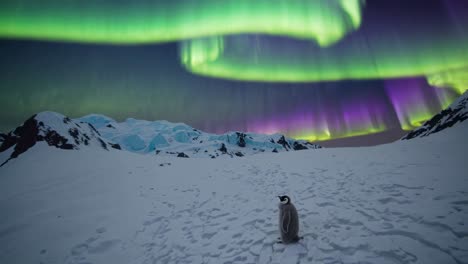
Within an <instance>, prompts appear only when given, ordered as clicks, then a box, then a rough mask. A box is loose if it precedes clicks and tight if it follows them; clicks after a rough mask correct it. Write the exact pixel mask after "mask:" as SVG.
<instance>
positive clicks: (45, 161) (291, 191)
mask: <svg viewBox="0 0 468 264" xmlns="http://www.w3.org/2000/svg"><path fill="white" fill-rule="evenodd" d="M467 134H468V122H465V123H462V124H460V125H458V126H457V127H455V128H454V129H449V130H446V131H443V132H441V133H438V134H435V135H432V136H430V137H427V138H423V139H415V140H411V141H404V142H398V143H392V144H388V145H383V146H378V147H368V148H344V149H319V150H307V151H298V152H291V153H280V154H275V153H269V154H262V155H256V156H250V157H244V158H238V159H231V158H226V159H216V160H212V159H181V158H170V157H165V158H164V157H158V158H157V159H155V157H154V156H143V155H138V154H132V153H128V152H119V151H113V152H106V151H104V150H102V151H100V150H80V151H67V150H59V149H55V148H50V147H45V146H44V145H40V146H36V147H34V148H33V149H31V150H29V151H28V152H27V153H25V154H24V155H22V156H21V157H20V158H18V159H16V160H12V161H11V162H9V163H8V164H6V165H5V166H4V167H2V168H0V212H1V217H0V263H44V264H46V263H77V264H78V263H81V264H85V263H87V264H90V263H282V264H283V263H468V174H467V169H468V165H467V158H466V155H467V154H468V153H467V141H466V135H467ZM2 155H6V154H2ZM0 158H3V157H0ZM280 194H288V195H290V196H291V197H292V200H293V203H294V204H295V205H296V207H297V209H298V212H299V214H300V225H301V230H300V234H301V235H302V236H304V239H303V240H301V241H300V243H299V244H295V245H287V246H285V245H281V244H276V243H275V241H276V239H277V237H278V236H279V233H278V231H277V230H278V228H277V225H278V224H277V215H278V209H277V202H278V199H277V197H276V196H277V195H280Z"/></svg>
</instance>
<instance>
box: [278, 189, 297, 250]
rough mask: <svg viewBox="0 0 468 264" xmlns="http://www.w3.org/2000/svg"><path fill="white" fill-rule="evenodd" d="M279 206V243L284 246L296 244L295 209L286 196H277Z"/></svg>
mask: <svg viewBox="0 0 468 264" xmlns="http://www.w3.org/2000/svg"><path fill="white" fill-rule="evenodd" d="M278 198H279V199H280V204H279V230H280V234H281V242H282V243H284V244H289V243H295V242H298V241H299V239H300V237H299V236H298V232H299V216H298V215H297V210H296V207H295V206H294V205H293V204H292V203H291V198H289V196H287V195H283V196H278Z"/></svg>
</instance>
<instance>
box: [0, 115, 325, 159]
mask: <svg viewBox="0 0 468 264" xmlns="http://www.w3.org/2000/svg"><path fill="white" fill-rule="evenodd" d="M40 141H45V142H47V144H48V145H49V146H54V147H57V148H61V149H80V148H81V147H98V148H102V149H105V150H109V149H111V148H114V149H123V150H126V151H130V152H135V153H142V154H151V155H158V156H175V157H182V158H189V157H206V158H216V157H219V156H226V157H242V156H245V155H252V154H257V153H263V152H284V151H290V150H304V149H317V148H321V147H320V146H319V145H316V144H312V143H309V142H307V141H303V140H294V139H291V138H287V137H285V136H284V135H281V134H274V135H262V134H254V133H242V132H230V133H226V134H223V135H216V134H210V133H205V132H202V131H200V130H197V129H195V128H192V127H190V126H188V125H186V124H183V123H171V122H168V121H154V122H150V121H145V120H136V119H132V118H129V119H127V120H126V121H125V122H121V123H118V122H116V121H115V120H113V119H111V118H109V117H107V116H103V115H96V114H93V115H88V116H85V117H82V118H77V119H70V118H68V117H66V116H64V115H62V114H59V113H55V112H50V111H47V112H41V113H39V114H37V115H34V116H32V117H31V118H29V119H28V120H26V121H25V122H24V124H23V125H21V126H20V127H18V128H16V129H15V130H14V131H12V132H10V133H8V134H0V152H8V155H7V159H6V160H0V164H1V165H0V166H3V165H4V164H5V163H6V162H8V161H9V160H11V159H13V158H16V157H18V155H20V154H22V153H24V152H25V151H27V150H28V149H30V148H31V147H32V146H34V145H35V144H36V142H40ZM2 156H5V155H2Z"/></svg>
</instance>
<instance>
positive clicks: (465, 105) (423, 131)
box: [402, 91, 468, 139]
mask: <svg viewBox="0 0 468 264" xmlns="http://www.w3.org/2000/svg"><path fill="white" fill-rule="evenodd" d="M466 119H468V91H466V92H465V93H464V94H463V95H462V96H460V97H459V98H458V99H457V100H455V102H453V103H452V104H451V105H450V106H449V107H448V108H447V109H445V110H442V111H441V112H440V113H438V114H437V115H435V116H434V117H433V118H431V119H430V120H428V121H426V122H425V123H424V124H423V125H422V126H421V127H419V128H417V129H415V130H413V131H411V132H410V133H408V134H407V135H406V136H404V137H403V138H402V139H412V138H416V137H425V136H428V135H430V134H434V133H437V132H439V131H442V130H444V129H447V128H449V127H452V126H453V125H455V124H457V123H460V122H463V121H465V120H466Z"/></svg>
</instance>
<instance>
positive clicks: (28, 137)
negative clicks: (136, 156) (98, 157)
mask: <svg viewBox="0 0 468 264" xmlns="http://www.w3.org/2000/svg"><path fill="white" fill-rule="evenodd" d="M41 141H44V142H46V143H47V144H48V145H49V146H53V147H56V148H60V149H80V148H82V147H91V148H93V147H94V148H101V149H105V150H109V149H111V148H114V149H120V146H119V145H118V144H114V143H111V142H109V141H108V140H106V139H104V138H102V137H101V135H100V134H99V131H97V130H96V129H95V128H94V127H93V126H92V125H91V124H88V123H84V122H76V121H74V120H71V119H70V118H68V117H66V116H64V115H61V114H59V113H55V112H41V113H39V114H37V115H33V116H32V117H30V118H29V119H28V120H26V121H25V122H24V123H23V124H22V125H21V126H19V127H17V128H16V129H15V130H13V131H11V132H10V133H8V134H1V135H0V152H8V153H7V155H6V156H7V159H6V160H1V161H0V162H1V165H0V166H3V165H4V164H6V163H7V162H8V161H9V160H11V159H14V158H16V157H18V156H19V155H21V154H22V153H24V152H26V151H27V150H28V149H30V148H31V147H33V146H34V145H36V143H37V142H41Z"/></svg>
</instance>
